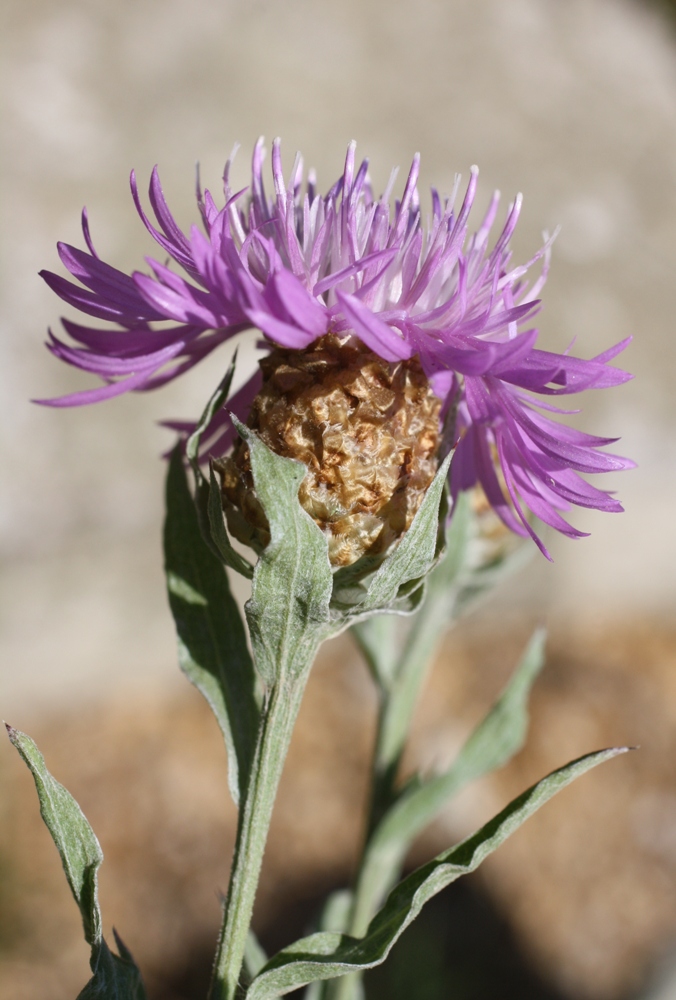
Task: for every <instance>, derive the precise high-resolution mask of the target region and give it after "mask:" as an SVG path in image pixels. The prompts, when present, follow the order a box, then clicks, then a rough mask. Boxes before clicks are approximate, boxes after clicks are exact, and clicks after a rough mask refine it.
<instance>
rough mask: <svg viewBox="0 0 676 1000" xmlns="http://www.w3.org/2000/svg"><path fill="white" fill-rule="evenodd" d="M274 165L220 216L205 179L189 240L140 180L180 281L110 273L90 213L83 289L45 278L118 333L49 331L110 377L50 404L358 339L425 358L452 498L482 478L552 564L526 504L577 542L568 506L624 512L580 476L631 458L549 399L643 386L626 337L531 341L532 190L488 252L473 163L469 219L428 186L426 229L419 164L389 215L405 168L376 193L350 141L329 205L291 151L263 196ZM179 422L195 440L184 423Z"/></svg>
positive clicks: (229, 196) (540, 256) (76, 261)
mask: <svg viewBox="0 0 676 1000" xmlns="http://www.w3.org/2000/svg"><path fill="white" fill-rule="evenodd" d="M263 157H264V149H263V144H262V141H259V142H258V143H257V145H256V147H255V150H254V154H253V168H252V184H251V189H250V191H249V195H248V198H247V199H246V200H244V194H245V192H246V189H245V190H243V191H239V192H236V193H233V192H232V190H231V187H230V182H229V172H230V164H231V161H230V160H229V161H228V163H227V164H226V168H225V174H224V190H225V205H224V207H223V208H221V209H219V208H218V207H217V206H216V204H215V202H214V200H213V198H212V196H211V195H210V193H209V192H208V191H205V192H204V194H202V191H201V189H200V188H199V185H198V194H197V197H198V206H199V210H200V213H201V216H202V222H203V229H204V231H202V230H201V229H199V228H198V227H196V226H193V227H192V229H191V231H190V234H189V236H187V235H185V234H184V233H183V232H182V231H181V230H180V229H179V227H178V226H177V224H176V222H175V221H174V218H173V216H172V215H171V213H170V211H169V209H168V207H167V204H166V202H165V199H164V195H163V192H162V187H161V184H160V179H159V175H158V172H157V169H155V170H154V171H153V174H152V178H151V182H150V190H149V198H150V203H151V206H152V209H153V212H154V214H155V218H156V222H157V226H156V225H155V224H154V223H153V222H152V221H151V220H150V218H149V217H148V216H147V215H146V213H145V211H144V209H143V206H142V204H141V200H140V197H139V194H138V190H137V186H136V178H135V176H134V173H133V172H132V175H131V190H132V195H133V198H134V202H135V204H136V208H137V211H138V213H139V215H140V216H141V219H142V220H143V223H144V224H145V226H146V228H147V229H148V231H149V232H150V233H151V235H152V236H153V238H154V239H155V240H156V242H157V243H158V244H159V246H160V247H161V248H162V251H163V254H164V255H166V254H168V255H169V257H170V258H172V259H173V261H174V262H175V263H177V264H178V265H179V266H180V268H181V269H182V270H183V272H185V276H184V275H182V274H180V273H177V271H176V270H172V268H171V267H170V266H167V264H163V263H160V262H159V261H157V260H155V259H153V258H147V263H148V265H149V268H150V272H151V273H150V274H143V273H141V272H139V271H135V272H134V273H133V274H131V275H126V274H124V273H123V272H121V271H118V270H117V269H116V268H114V267H111V266H110V265H109V264H105V263H104V262H103V261H102V260H101V259H100V258H99V256H98V254H97V253H96V250H95V249H94V246H93V243H92V240H91V237H90V234H89V225H88V220H87V215H86V212H83V218H82V228H83V232H84V238H85V242H86V244H87V247H88V248H89V252H88V253H87V252H85V251H82V250H78V249H76V248H75V247H72V246H69V245H67V244H63V243H61V244H59V245H58V249H59V255H60V257H61V260H62V262H63V264H64V265H65V266H66V268H67V269H68V270H69V271H70V273H71V274H72V276H73V277H74V278H76V279H77V280H78V282H79V283H80V284H74V283H73V282H70V281H67V280H65V279H64V278H62V277H60V276H58V275H56V274H53V273H52V272H50V271H43V272H42V276H43V277H44V279H45V281H46V282H47V284H48V285H49V286H50V288H52V289H53V290H54V291H55V292H56V293H57V295H59V296H60V297H61V298H62V299H64V301H65V302H67V303H68V304H69V305H71V306H75V307H76V308H77V309H79V310H80V311H81V312H83V313H86V314H88V315H89V316H93V317H95V318H96V319H98V320H104V321H112V322H113V323H115V324H117V326H116V327H115V328H105V329H101V328H99V327H98V326H97V327H91V326H81V325H79V324H77V323H73V322H71V321H70V320H65V319H64V320H63V326H64V328H65V330H66V332H67V333H68V334H69V335H70V337H71V339H72V340H73V341H75V343H76V344H77V345H78V346H69V345H68V344H66V343H64V342H63V341H62V340H60V339H58V338H57V337H56V336H54V334H52V332H51V331H50V334H49V336H50V339H49V342H48V345H47V346H48V347H49V349H50V350H51V351H52V353H53V354H55V355H56V357H58V358H61V359H62V360H63V361H66V362H67V363H68V364H72V365H74V366H76V367H78V368H81V369H83V370H84V371H89V372H93V373H94V374H96V375H98V376H100V377H101V378H102V379H103V381H104V383H105V384H104V385H103V386H100V387H99V388H95V389H89V390H86V391H84V392H79V393H74V394H72V395H69V396H64V397H62V398H60V399H56V400H43V401H42V402H47V403H49V405H51V406H77V405H81V404H85V403H93V402H97V401H99V400H103V399H107V398H109V397H111V396H116V395H119V394H120V393H123V392H127V391H129V390H136V391H140V390H147V389H154V388H157V387H158V386H160V385H163V384H164V383H165V382H169V381H170V380H171V379H173V378H176V377H177V376H178V375H180V374H181V373H182V372H184V371H186V370H187V369H189V368H191V367H192V366H193V365H194V364H196V363H197V362H198V361H200V360H201V359H202V358H203V357H205V356H206V355H207V354H209V353H210V352H211V351H213V350H214V349H215V348H216V347H218V346H219V345H220V344H221V343H223V342H224V341H226V340H228V339H229V338H231V337H232V336H234V335H235V334H237V333H239V332H240V331H242V330H244V329H246V328H248V327H255V328H257V329H258V330H260V331H262V333H263V334H264V335H265V337H266V338H267V341H266V342H267V344H268V346H272V345H274V344H277V345H282V346H284V347H287V348H292V349H303V348H305V347H307V346H308V345H309V344H311V343H312V342H313V341H315V340H316V339H317V338H318V337H321V336H322V335H323V334H325V333H328V332H332V333H336V334H345V335H349V334H352V335H356V336H357V337H358V338H359V339H360V340H361V341H363V343H365V344H366V345H367V346H368V347H369V348H370V349H371V350H373V351H374V352H375V353H377V354H378V355H379V356H380V357H381V358H383V359H384V360H386V361H388V362H396V361H398V360H403V359H407V358H410V357H411V356H413V355H414V354H417V355H419V357H420V361H421V363H422V366H423V369H424V371H425V373H426V375H427V377H428V379H429V380H430V384H431V386H432V388H433V390H434V392H435V393H436V394H437V395H438V396H439V397H440V398H441V399H442V400H443V404H444V405H443V409H442V412H443V413H444V414H446V413H447V412H448V411H449V410H450V411H452V412H454V413H455V414H456V416H455V436H456V440H457V447H456V451H455V455H454V457H453V461H452V464H451V474H450V477H451V489H452V492H453V494H454V495H456V494H457V493H458V491H459V490H463V489H468V488H471V487H473V486H475V485H477V484H480V485H481V486H482V487H483V490H484V492H485V493H486V496H487V498H488V500H489V501H490V503H491V505H492V506H493V508H494V509H495V511H496V512H497V514H498V515H499V516H500V517H501V518H502V520H503V521H504V523H505V524H506V525H507V526H508V527H509V528H511V529H512V530H513V531H515V532H517V533H518V534H520V535H527V534H529V535H531V536H532V537H533V538H534V540H535V541H536V543H537V544H538V545H539V547H540V548H541V549H542V551H543V552H544V553H545V554H547V552H546V549H545V548H544V546H543V545H542V542H541V541H540V540H539V539H538V537H537V536H536V534H535V532H534V531H533V528H532V527H531V524H530V521H529V517H528V511H530V512H532V513H533V514H535V515H537V517H538V518H540V519H541V520H542V521H544V522H545V523H546V524H549V525H551V526H552V527H554V528H556V529H557V530H559V531H561V532H563V533H564V534H566V535H569V536H571V537H577V536H579V535H581V534H583V533H582V532H580V531H577V530H576V529H575V528H572V527H571V526H570V525H569V524H568V523H567V522H566V521H565V520H564V519H563V517H562V513H561V512H565V511H567V510H569V509H570V507H571V505H572V504H576V505H578V506H582V507H593V508H596V509H599V510H606V511H620V510H622V507H621V505H620V504H619V503H618V501H617V500H615V499H613V498H612V496H611V495H610V494H609V493H608V492H606V491H602V490H599V489H597V488H595V487H594V486H591V485H590V484H589V483H588V482H587V481H586V480H585V479H583V478H582V476H581V475H580V473H590V472H607V471H611V470H617V469H626V468H630V467H632V466H633V463H632V462H631V461H629V460H627V459H624V458H620V457H618V456H616V455H611V454H608V453H607V452H604V451H601V450H600V448H601V447H603V446H604V445H607V444H610V443H611V442H612V441H614V440H616V439H614V438H600V437H592V436H590V435H588V434H585V433H583V432H582V431H577V430H574V429H572V428H570V427H567V426H565V425H564V424H562V423H561V422H559V421H555V420H552V419H551V418H549V417H547V416H546V415H544V414H543V413H542V412H541V411H543V410H544V411H551V412H554V413H567V412H571V411H566V410H560V409H558V408H557V407H555V406H552V405H551V404H549V403H547V402H546V401H545V400H544V399H538V398H537V397H538V396H541V397H547V396H558V395H563V394H570V393H575V392H580V391H581V390H583V389H592V388H596V389H599V388H606V387H609V386H613V385H619V384H620V383H622V382H625V381H626V380H627V379H629V378H630V376H629V375H628V374H627V373H626V372H624V371H622V370H620V369H618V368H614V367H611V366H610V365H609V364H608V362H609V361H611V360H612V359H613V358H614V357H615V356H616V355H617V354H618V353H619V352H620V351H621V350H622V349H623V348H624V347H625V346H626V344H627V343H628V339H627V340H625V341H623V342H622V343H620V344H618V345H616V346H615V347H613V348H611V349H610V350H608V351H606V352H604V353H603V354H600V355H598V356H597V357H595V358H592V359H590V360H583V359H581V358H576V357H573V356H572V355H570V354H568V353H566V354H553V353H550V352H548V351H542V350H539V349H537V348H536V346H535V345H536V340H537V330H536V329H535V328H534V327H532V326H530V325H529V324H530V321H531V320H532V318H533V316H534V315H535V313H536V312H537V311H538V308H539V299H538V297H537V296H538V294H539V292H540V289H541V288H542V286H543V284H544V282H545V279H546V275H547V270H548V266H549V254H550V245H551V240H549V241H547V242H546V243H545V245H544V246H543V247H542V248H541V249H540V250H539V251H538V252H537V253H536V254H535V256H534V257H533V258H532V260H530V261H529V262H528V263H527V264H525V265H520V266H512V264H511V253H510V250H509V240H510V238H511V236H512V233H513V232H514V229H515V227H516V223H517V219H518V216H519V211H520V207H521V199H520V197H518V198H517V199H516V200H515V201H514V203H513V204H512V205H511V206H510V208H509V210H508V212H507V218H506V220H505V223H504V226H503V228H502V231H501V232H500V234H499V236H498V238H497V240H496V241H495V242H494V244H493V245H492V247H491V246H490V245H489V233H490V230H491V228H492V226H493V223H494V220H495V217H496V214H497V210H498V202H499V195H498V194H497V193H496V194H495V195H494V196H493V199H492V201H491V203H490V205H489V208H488V211H487V213H486V216H485V218H484V219H483V221H482V223H481V225H480V226H479V228H478V230H477V231H476V232H475V233H473V234H472V235H469V234H468V233H469V230H468V216H469V213H470V209H471V207H472V203H473V201H474V197H475V192H476V186H477V170H476V168H473V169H472V171H471V174H470V181H469V184H468V187H467V190H466V191H465V194H464V197H463V199H462V203H461V205H460V208H459V210H457V211H456V209H455V201H456V194H457V187H458V182H456V188H455V190H454V192H453V194H452V196H451V197H450V198H448V199H446V200H442V199H441V198H440V197H439V195H438V193H437V192H436V191H435V190H434V189H433V190H432V211H431V218H430V220H429V223H428V225H427V227H425V226H424V225H423V222H422V218H421V209H420V202H419V198H418V191H417V178H418V169H419V158H418V156H416V157H415V158H414V160H413V163H412V166H411V169H410V171H409V174H408V178H407V180H406V184H405V187H404V191H403V194H402V197H401V200H400V201H396V202H395V203H394V208H393V209H392V207H391V205H390V195H391V190H392V187H393V184H394V179H395V174H394V173H393V175H392V179H391V181H390V183H389V184H388V187H387V190H386V191H385V193H384V194H383V195H382V196H381V197H380V198H378V199H376V198H374V195H373V191H372V189H371V186H370V183H369V179H368V163H367V161H363V162H362V163H361V165H360V166H359V167H358V168H357V167H356V164H355V147H354V144H351V145H350V146H349V147H348V152H347V158H346V162H345V169H344V172H343V174H342V176H341V177H340V178H339V179H338V181H337V182H336V183H335V184H334V185H333V187H332V188H331V189H330V191H329V192H328V194H327V195H325V196H321V195H319V194H318V193H317V191H316V188H315V179H314V176H313V175H312V174H310V175H309V177H308V181H307V185H306V189H305V191H304V192H303V191H302V188H301V184H302V176H303V170H302V161H301V159H300V157H297V158H296V162H295V164H294V167H293V169H292V171H291V175H290V179H289V181H288V183H285V181H284V177H283V173H282V163H281V154H280V144H279V141H278V140H277V141H275V143H274V145H273V151H272V176H273V185H274V193H273V194H272V196H268V195H267V194H266V192H265V190H264V185H263V177H262V164H263ZM537 261H541V262H542V267H541V270H540V273H539V275H538V276H537V277H536V279H535V280H534V281H533V282H532V283H529V282H528V280H527V278H526V275H527V272H528V271H529V269H530V268H531V266H532V265H533V264H534V263H535V262H537ZM167 321H169V325H167ZM160 323H161V325H157V324H160ZM259 386H260V376H255V377H254V378H252V379H251V381H250V382H249V383H248V384H247V385H246V386H245V387H244V388H243V389H242V390H241V391H240V392H239V393H238V394H237V395H236V396H235V397H234V398H233V400H231V403H230V406H231V408H232V409H233V410H234V411H235V412H236V413H238V414H240V415H241V416H242V417H244V416H245V415H246V412H247V411H248V407H249V405H250V403H251V401H252V399H253V397H254V396H255V394H256V392H257V391H258V388H259ZM169 426H172V427H174V428H175V429H177V430H179V431H186V430H187V429H188V425H186V424H181V423H173V424H170V425H169ZM232 439H233V430H232V426H231V424H230V422H229V420H228V417H227V414H225V413H221V414H218V415H217V417H216V418H215V420H214V422H213V424H212V426H211V428H210V437H209V441H208V442H207V443H208V447H209V449H210V451H211V452H212V453H214V454H220V453H223V452H224V451H225V449H226V448H227V447H228V446H229V445H230V444H231V443H232Z"/></svg>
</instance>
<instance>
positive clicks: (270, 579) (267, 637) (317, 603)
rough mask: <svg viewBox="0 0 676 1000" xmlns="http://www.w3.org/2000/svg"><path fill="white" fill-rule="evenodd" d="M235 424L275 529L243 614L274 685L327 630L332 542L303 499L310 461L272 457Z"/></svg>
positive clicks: (261, 668)
mask: <svg viewBox="0 0 676 1000" xmlns="http://www.w3.org/2000/svg"><path fill="white" fill-rule="evenodd" d="M233 419H235V418H233ZM235 423H236V425H237V429H238V430H239V433H240V434H241V435H242V437H243V438H244V440H245V441H246V443H247V445H248V446H249V455H250V461H251V472H252V475H253V480H254V487H255V489H256V494H257V496H258V499H259V500H260V502H261V504H262V506H263V510H264V511H265V516H266V517H267V519H268V524H269V526H270V542H269V544H268V545H267V547H266V548H265V549H264V550H263V552H262V554H261V556H260V559H259V560H258V563H257V564H256V569H255V571H254V577H253V589H252V594H251V599H250V600H249V601H247V604H246V607H245V611H246V616H247V621H248V623H249V632H250V635H251V642H252V645H253V648H254V656H255V659H256V668H257V670H258V672H259V673H260V675H261V677H262V678H263V680H264V682H265V683H266V684H268V685H272V684H273V683H274V682H275V681H276V680H277V679H278V677H279V676H280V675H281V674H282V673H284V672H285V671H287V670H288V671H289V672H290V674H291V675H295V674H297V673H298V672H300V671H302V670H303V669H304V668H305V666H306V665H307V663H308V660H309V659H311V658H312V657H313V656H314V651H315V649H316V647H317V644H318V641H319V637H320V636H322V637H323V636H324V635H325V634H326V632H327V625H328V621H329V600H330V597H331V586H332V576H331V564H330V563H329V556H328V543H327V539H326V538H325V536H324V534H323V532H322V531H321V529H320V528H319V527H318V526H317V525H316V524H315V522H314V521H313V520H312V518H311V517H310V516H309V514H307V513H306V512H305V511H304V510H303V508H302V507H301V505H300V503H299V501H298V488H299V486H300V484H301V482H302V481H303V478H304V476H305V473H306V471H307V470H306V468H305V466H304V465H303V464H302V463H301V462H296V461H294V460H293V459H290V458H283V457H281V456H280V455H275V454H274V452H272V451H271V450H270V449H269V448H268V447H267V445H265V444H263V442H262V441H261V440H260V438H258V436H257V435H256V434H255V433H254V432H253V431H252V430H250V429H249V428H248V427H245V426H244V425H243V424H241V423H240V422H239V421H237V420H236V419H235Z"/></svg>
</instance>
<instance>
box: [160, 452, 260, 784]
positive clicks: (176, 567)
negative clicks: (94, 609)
mask: <svg viewBox="0 0 676 1000" xmlns="http://www.w3.org/2000/svg"><path fill="white" fill-rule="evenodd" d="M166 503H167V516H166V521H165V526H164V558H165V571H166V577H167V588H168V592H169V604H170V606H171V611H172V614H173V616H174V621H175V623H176V631H177V634H178V657H179V664H180V666H181V670H182V671H183V672H184V673H185V675H186V676H187V677H188V679H189V680H190V681H191V682H192V683H193V684H194V685H195V687H196V688H197V689H198V690H199V691H200V692H201V693H202V694H203V695H204V697H205V698H206V699H207V701H208V702H209V705H210V706H211V708H212V710H213V712H214V715H215V716H216V719H217V721H218V724H219V726H220V727H221V731H222V733H223V736H224V739H225V743H226V747H227V750H228V771H229V774H228V778H229V783H230V790H231V793H232V796H233V798H234V800H235V802H238V801H239V797H240V792H241V791H242V789H243V788H244V786H245V784H246V781H247V778H248V774H249V768H250V765H251V760H252V758H253V753H254V746H255V741H256V733H257V731H258V721H259V709H258V705H257V701H256V677H255V673H254V669H253V664H252V662H251V656H250V654H249V650H248V647H247V643H246V634H245V630H244V623H243V622H242V618H241V615H240V613H239V609H238V607H237V603H236V601H235V599H234V597H233V596H232V593H231V592H230V587H229V584H228V578H227V575H226V572H225V570H224V568H223V566H222V565H221V563H220V562H219V560H218V559H217V558H216V557H215V556H214V555H213V553H212V552H211V551H210V549H209V548H208V547H207V545H206V544H205V542H204V540H203V538H202V533H201V531H200V527H199V523H198V515H197V511H196V508H195V504H194V503H193V499H192V496H191V494H190V490H189V488H188V482H187V478H186V474H185V469H184V467H183V462H182V460H181V454H180V450H179V449H178V448H176V449H175V450H174V453H173V455H172V457H171V461H170V463H169V471H168V475H167V492H166Z"/></svg>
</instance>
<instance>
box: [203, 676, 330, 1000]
mask: <svg viewBox="0 0 676 1000" xmlns="http://www.w3.org/2000/svg"><path fill="white" fill-rule="evenodd" d="M311 663H312V658H310V660H309V663H308V667H307V669H305V670H303V671H302V672H301V673H300V674H299V675H296V676H294V677H293V678H288V677H286V678H282V679H280V680H279V682H278V683H277V684H276V685H275V687H274V688H273V689H272V692H271V694H270V698H269V701H268V704H267V706H266V708H265V710H264V713H263V718H262V720H261V726H260V730H259V733H258V740H257V744H256V750H255V754H254V759H253V762H252V765H251V775H250V778H249V783H248V786H247V790H246V795H245V798H244V801H243V803H242V805H241V808H240V812H239V820H238V826H237V840H236V843H235V853H234V857H233V862H232V870H231V872H230V885H229V888H228V896H227V901H226V904H225V913H224V918H223V925H222V928H221V934H220V938H219V942H218V950H217V952H216V961H215V965H214V972H213V978H212V982H211V988H210V991H209V1000H235V997H236V996H237V992H238V989H239V980H240V974H241V970H242V963H243V961H244V948H245V945H246V939H247V934H248V932H249V926H250V924H251V914H252V912H253V905H254V899H255V896H256V889H257V887H258V880H259V877H260V870H261V865H262V863H263V854H264V852H265V844H266V841H267V837H268V830H269V827H270V819H271V816H272V808H273V805H274V802H275V797H276V795H277V788H278V785H279V779H280V778H281V775H282V770H283V768H284V761H285V760H286V755H287V751H288V749H289V744H290V742H291V735H292V733H293V727H294V723H295V721H296V717H297V715H298V709H299V708H300V703H301V700H302V697H303V691H304V689H305V682H306V679H307V675H308V673H309V666H310V665H311Z"/></svg>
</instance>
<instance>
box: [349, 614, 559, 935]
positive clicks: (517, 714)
mask: <svg viewBox="0 0 676 1000" xmlns="http://www.w3.org/2000/svg"><path fill="white" fill-rule="evenodd" d="M544 644H545V631H544V629H538V630H537V631H536V632H535V633H534V635H533V637H532V638H531V640H530V642H529V643H528V646H527V647H526V650H525V652H524V654H523V656H522V658H521V661H520V663H519V665H518V667H517V669H516V670H515V672H514V675H513V676H512V678H511V679H510V681H509V683H508V684H507V686H506V688H505V690H504V691H503V693H502V694H501V696H500V698H499V699H498V701H497V702H496V703H495V705H494V706H493V707H492V708H491V710H490V711H489V712H488V714H487V715H486V716H485V718H484V719H483V720H482V721H481V722H480V723H479V725H478V726H477V727H476V729H475V730H474V732H473V733H472V734H471V736H470V737H469V739H468V740H467V742H466V743H465V745H464V746H463V748H462V749H461V751H460V753H459V754H458V756H457V758H456V760H455V761H454V763H453V764H452V766H451V767H450V768H449V769H448V770H447V771H445V772H444V773H443V774H438V775H435V776H434V777H432V778H429V779H427V780H421V779H420V778H419V777H416V778H415V779H414V780H413V781H412V782H411V783H410V784H409V785H408V786H407V787H405V788H404V789H403V791H402V792H401V794H400V795H399V797H398V798H397V799H396V801H395V802H394V804H393V805H392V806H391V807H390V809H389V810H388V811H387V812H386V813H385V815H384V816H383V818H382V819H381V821H380V823H379V824H378V826H377V827H376V829H375V830H374V832H373V834H372V835H371V838H370V840H369V843H368V845H367V848H366V851H365V854H364V859H363V861H362V866H361V870H360V873H359V885H358V889H357V894H358V896H359V897H360V898H361V907H360V910H362V913H363V908H366V909H367V911H368V915H367V916H366V919H364V918H363V915H362V919H363V924H366V921H367V920H368V919H369V918H370V916H371V914H372V913H373V911H374V910H375V908H376V907H377V906H378V905H379V904H380V901H381V899H382V898H383V896H384V894H385V893H386V892H387V890H388V889H389V888H390V886H391V885H392V883H393V882H394V880H395V879H396V877H397V875H398V873H399V869H400V867H401V865H402V863H403V861H404V858H405V857H406V854H407V853H408V851H409V848H410V847H411V844H412V843H413V840H414V839H415V837H417V836H418V834H419V833H421V832H422V831H423V830H424V829H425V827H426V826H428V824H429V823H431V822H432V820H433V819H434V818H435V817H436V816H437V814H438V813H439V811H440V810H441V809H442V808H443V807H444V805H445V804H446V803H447V802H448V801H449V799H450V798H451V797H452V796H453V795H455V794H457V793H458V792H459V791H460V789H461V788H463V787H464V786H465V785H466V784H468V783H469V782H470V781H474V780H476V779H477V778H480V777H482V776H483V775H484V774H489V773H490V772H491V771H495V770H497V769H498V768H499V767H502V766H503V765H504V764H506V763H507V761H508V760H510V758H511V757H512V756H513V755H514V754H515V753H517V752H518V751H519V750H520V749H521V747H522V746H523V744H524V740H525V738H526V732H527V729H528V696H529V693H530V690H531V687H532V685H533V682H534V681H535V678H536V677H537V675H538V673H539V672H540V670H541V669H542V665H543V663H544Z"/></svg>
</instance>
